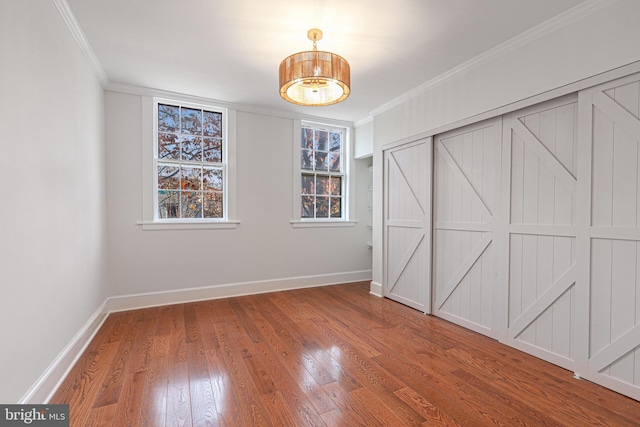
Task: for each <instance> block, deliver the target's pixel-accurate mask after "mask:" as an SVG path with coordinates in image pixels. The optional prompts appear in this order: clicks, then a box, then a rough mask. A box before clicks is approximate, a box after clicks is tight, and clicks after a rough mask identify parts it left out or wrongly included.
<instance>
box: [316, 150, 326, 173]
mask: <svg viewBox="0 0 640 427" xmlns="http://www.w3.org/2000/svg"><path fill="white" fill-rule="evenodd" d="M315 155H316V170H317V171H326V170H327V153H325V152H321V151H316V153H315Z"/></svg>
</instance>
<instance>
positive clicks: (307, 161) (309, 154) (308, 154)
mask: <svg viewBox="0 0 640 427" xmlns="http://www.w3.org/2000/svg"><path fill="white" fill-rule="evenodd" d="M300 157H301V163H300V166H301V167H302V169H304V170H313V150H310V149H302V151H301V152H300Z"/></svg>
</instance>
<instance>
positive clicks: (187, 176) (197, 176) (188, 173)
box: [181, 166, 202, 190]
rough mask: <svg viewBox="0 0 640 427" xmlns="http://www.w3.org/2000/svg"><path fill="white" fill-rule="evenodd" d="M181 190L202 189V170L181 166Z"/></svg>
mask: <svg viewBox="0 0 640 427" xmlns="http://www.w3.org/2000/svg"><path fill="white" fill-rule="evenodd" d="M181 184H182V189H183V190H201V189H202V169H200V168H199V167H197V168H191V167H188V166H182V183H181Z"/></svg>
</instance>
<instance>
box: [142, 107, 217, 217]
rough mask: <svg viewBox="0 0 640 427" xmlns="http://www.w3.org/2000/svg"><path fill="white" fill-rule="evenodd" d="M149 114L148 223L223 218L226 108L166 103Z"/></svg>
mask: <svg viewBox="0 0 640 427" xmlns="http://www.w3.org/2000/svg"><path fill="white" fill-rule="evenodd" d="M154 110H155V111H154V113H155V117H154V118H155V125H156V126H155V138H154V141H155V144H154V174H155V175H154V208H155V213H154V220H155V221H178V220H179V221H185V222H186V221H198V220H199V221H216V220H218V221H219V220H223V219H225V218H226V217H227V209H226V203H225V200H226V192H227V185H226V181H227V179H226V162H225V159H226V156H227V153H226V133H227V132H226V110H225V109H221V108H214V107H205V106H199V105H195V104H184V103H178V102H172V101H166V100H156V101H155V102H154Z"/></svg>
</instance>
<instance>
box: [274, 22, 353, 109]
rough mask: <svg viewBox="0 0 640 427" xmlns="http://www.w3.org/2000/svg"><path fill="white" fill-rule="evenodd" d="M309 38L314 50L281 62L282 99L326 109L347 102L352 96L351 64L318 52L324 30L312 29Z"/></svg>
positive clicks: (300, 53) (333, 54) (332, 55)
mask: <svg viewBox="0 0 640 427" xmlns="http://www.w3.org/2000/svg"><path fill="white" fill-rule="evenodd" d="M307 37H308V38H309V40H311V41H312V42H313V50H311V51H305V52H298V53H295V54H293V55H291V56H289V57H287V58H285V59H284V61H282V62H281V63H280V96H282V98H284V99H285V100H286V101H289V102H292V103H294V104H298V105H307V106H314V107H317V106H323V105H331V104H337V103H338V102H341V101H344V100H345V99H347V97H348V96H349V93H351V89H350V88H349V86H350V84H351V70H350V67H349V63H348V62H347V61H346V60H345V59H344V58H343V57H341V56H339V55H336V54H335V53H331V52H324V51H319V50H318V48H317V45H316V42H317V41H318V40H320V39H322V31H320V30H318V29H317V28H312V29H311V30H309V31H308V32H307Z"/></svg>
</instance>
